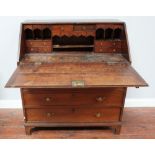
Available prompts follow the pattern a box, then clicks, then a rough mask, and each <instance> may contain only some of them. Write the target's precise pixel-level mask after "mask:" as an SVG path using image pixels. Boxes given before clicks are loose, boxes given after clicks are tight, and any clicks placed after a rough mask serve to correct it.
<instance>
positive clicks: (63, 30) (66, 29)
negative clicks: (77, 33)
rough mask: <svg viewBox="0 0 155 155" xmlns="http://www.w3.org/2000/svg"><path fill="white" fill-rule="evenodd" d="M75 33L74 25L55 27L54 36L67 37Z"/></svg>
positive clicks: (53, 29)
mask: <svg viewBox="0 0 155 155" xmlns="http://www.w3.org/2000/svg"><path fill="white" fill-rule="evenodd" d="M72 31H73V25H53V26H52V34H53V36H54V35H65V34H68V33H71V32H72Z"/></svg>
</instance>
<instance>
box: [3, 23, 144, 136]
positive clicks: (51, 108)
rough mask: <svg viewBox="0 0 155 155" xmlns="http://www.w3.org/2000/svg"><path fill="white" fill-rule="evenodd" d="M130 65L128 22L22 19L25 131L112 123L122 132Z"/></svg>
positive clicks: (13, 82)
mask: <svg viewBox="0 0 155 155" xmlns="http://www.w3.org/2000/svg"><path fill="white" fill-rule="evenodd" d="M140 86H147V83H146V82H145V81H144V80H143V79H142V78H141V77H140V76H139V75H138V73H137V72H136V71H135V70H134V69H133V68H132V66H131V58H130V54H129V48H128V42H127V32H126V26H125V23H123V22H118V21H117V22H116V21H115V22H114V21H112V22H102V23H93V22H92V23H91V22H89V23H45V22H42V23H37V22H35V23H23V24H21V35H20V52H19V61H18V62H17V69H16V70H15V72H14V73H13V75H12V76H11V78H10V80H9V81H8V83H7V84H6V87H15V88H20V89H21V97H22V103H23V113H24V121H25V124H24V125H25V131H26V134H30V133H31V129H32V128H34V127H85V126H87V127H92V126H93V127H97V126H109V127H111V128H112V129H113V131H114V133H116V134H119V133H120V129H121V120H122V114H123V108H124V101H125V96H126V91H127V87H140Z"/></svg>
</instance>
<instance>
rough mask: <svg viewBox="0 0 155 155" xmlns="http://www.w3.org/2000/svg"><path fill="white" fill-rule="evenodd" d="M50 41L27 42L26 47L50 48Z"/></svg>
mask: <svg viewBox="0 0 155 155" xmlns="http://www.w3.org/2000/svg"><path fill="white" fill-rule="evenodd" d="M51 44H52V41H50V40H49V41H43V40H37V41H35V40H27V41H26V46H27V47H40V46H51Z"/></svg>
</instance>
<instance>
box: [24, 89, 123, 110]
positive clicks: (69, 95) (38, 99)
mask: <svg viewBox="0 0 155 155" xmlns="http://www.w3.org/2000/svg"><path fill="white" fill-rule="evenodd" d="M123 98H124V89H123V88H104V89H99V90H92V91H90V90H89V91H87V90H81V91H80V90H79V91H77V92H76V91H67V90H66V91H65V90H64V91H60V92H59V91H56V92H54V91H52V90H42V91H39V90H36V91H31V90H30V91H23V100H24V104H25V106H32V105H33V106H36V107H37V106H44V105H45V106H47V105H49V106H50V105H58V106H59V105H105V106H121V105H122V104H123Z"/></svg>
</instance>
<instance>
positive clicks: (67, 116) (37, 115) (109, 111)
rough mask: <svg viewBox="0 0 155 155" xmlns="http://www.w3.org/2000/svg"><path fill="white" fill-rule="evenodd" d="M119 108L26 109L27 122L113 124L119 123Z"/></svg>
mask: <svg viewBox="0 0 155 155" xmlns="http://www.w3.org/2000/svg"><path fill="white" fill-rule="evenodd" d="M119 116H120V109H119V108H104V109H101V108H73V107H72V108H71V107H70V108H68V107H67V108H66V107H64V108H54V107H51V108H48V109H26V119H27V121H28V122H35V121H36V122H54V123H65V122H66V123H71V122H77V123H78V122H113V121H119Z"/></svg>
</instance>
